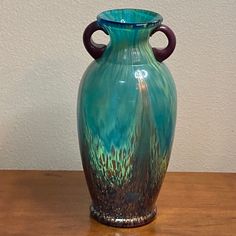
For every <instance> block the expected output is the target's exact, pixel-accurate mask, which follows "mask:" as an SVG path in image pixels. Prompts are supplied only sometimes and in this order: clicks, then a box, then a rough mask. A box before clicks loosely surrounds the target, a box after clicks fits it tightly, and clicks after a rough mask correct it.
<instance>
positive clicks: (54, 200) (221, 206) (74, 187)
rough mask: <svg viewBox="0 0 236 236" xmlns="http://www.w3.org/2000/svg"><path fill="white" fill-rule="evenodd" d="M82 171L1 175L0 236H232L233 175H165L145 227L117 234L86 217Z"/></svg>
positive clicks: (235, 215)
mask: <svg viewBox="0 0 236 236" xmlns="http://www.w3.org/2000/svg"><path fill="white" fill-rule="evenodd" d="M89 203H90V197H89V194H88V190H87V187H86V184H85V179H84V176H83V173H82V172H79V171H78V172H71V171H70V172H69V171H0V236H8V235H17V236H18V235H23V236H24V235H25V236H28V235H34V236H39V235H40V236H47V235H53V236H54V235H55V236H56V235H57V236H62V235H66V236H77V235H80V236H85V235H86V236H94V235H96V236H100V235H101V236H147V235H181V236H184V235H214V236H217V235H220V236H221V235H236V174H219V173H168V174H167V176H166V178H165V181H164V185H163V188H162V190H161V193H160V196H159V199H158V202H157V204H158V209H159V214H158V217H157V218H156V220H155V221H154V222H152V223H151V224H149V225H146V226H143V227H139V228H134V229H119V228H113V227H108V226H105V225H102V224H100V223H97V222H96V221H95V220H93V219H91V218H90V217H89V211H88V207H89Z"/></svg>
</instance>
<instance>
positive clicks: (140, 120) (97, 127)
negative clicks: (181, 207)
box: [78, 9, 176, 227]
mask: <svg viewBox="0 0 236 236" xmlns="http://www.w3.org/2000/svg"><path fill="white" fill-rule="evenodd" d="M97 30H102V31H104V32H105V33H106V34H108V35H109V36H110V42H109V44H108V45H107V46H105V45H101V44H96V43H94V42H93V40H92V39H91V36H92V34H93V33H94V32H95V31H97ZM157 31H161V32H163V33H164V34H165V35H166V36H167V39H168V45H167V47H166V48H164V49H157V48H152V47H151V46H150V44H149V38H150V36H151V35H152V34H154V33H155V32H157ZM83 40H84V45H85V48H86V49H87V51H88V52H89V53H90V55H91V56H92V57H93V58H94V59H95V60H94V61H93V62H92V63H91V64H90V65H89V67H88V68H87V70H86V71H85V73H84V75H83V78H82V81H81V83H80V89H79V95H78V134H79V143H80V151H81V156H82V163H83V168H84V173H85V176H86V180H87V184H88V188H89V192H90V195H91V198H92V205H91V207H90V213H91V216H92V217H94V218H95V219H97V220H98V221H99V222H101V223H104V224H108V225H112V226H117V227H135V226H140V225H144V224H147V223H149V222H150V221H152V220H153V219H154V218H155V215H156V199H157V196H158V193H159V191H160V188H161V185H162V182H163V179H164V176H165V173H166V170H167V166H168V162H169V158H170V154H171V148H172V143H173V137H174V130H175V122H176V89H175V84H174V81H173V79H172V76H171V74H170V72H169V70H168V68H167V67H166V65H165V64H164V63H163V62H162V61H163V60H165V59H166V58H167V57H169V56H170V55H171V53H172V52H173V51H174V48H175V43H176V40H175V35H174V33H173V32H172V30H171V29H170V28H169V27H167V26H165V25H162V17H161V16H160V15H159V14H158V13H155V12H151V11H147V10H140V9H116V10H109V11H105V12H102V13H101V14H99V15H98V16H97V21H95V22H93V23H91V24H90V25H89V26H88V27H87V28H86V29H85V32H84V37H83Z"/></svg>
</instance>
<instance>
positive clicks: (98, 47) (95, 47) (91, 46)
mask: <svg viewBox="0 0 236 236" xmlns="http://www.w3.org/2000/svg"><path fill="white" fill-rule="evenodd" d="M98 30H102V31H103V32H104V33H105V34H108V33H107V32H106V31H105V30H104V29H103V28H102V27H101V26H99V25H98V22H97V21H94V22H92V23H91V24H89V25H88V26H87V27H86V29H85V30H84V35H83V42H84V46H85V48H86V50H87V51H88V53H89V54H90V55H91V56H92V57H93V58H94V59H95V60H96V59H98V58H99V57H101V56H102V54H103V52H104V51H105V49H106V47H107V46H106V45H104V44H97V43H95V42H94V41H93V40H92V38H91V37H92V34H93V33H94V32H96V31H98Z"/></svg>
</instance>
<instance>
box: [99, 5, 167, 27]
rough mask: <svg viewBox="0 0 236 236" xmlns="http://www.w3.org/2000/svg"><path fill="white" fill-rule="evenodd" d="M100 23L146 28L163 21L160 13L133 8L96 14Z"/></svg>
mask: <svg viewBox="0 0 236 236" xmlns="http://www.w3.org/2000/svg"><path fill="white" fill-rule="evenodd" d="M97 20H98V23H99V24H101V25H111V26H118V27H124V28H146V27H152V26H158V25H160V24H161V22H162V21H163V18H162V16H161V15H160V14H158V13H156V12H153V11H149V10H144V9H134V8H124V9H112V10H107V11H104V12H101V13H100V14H99V15H98V16H97Z"/></svg>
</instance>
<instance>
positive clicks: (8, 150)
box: [0, 0, 236, 172]
mask: <svg viewBox="0 0 236 236" xmlns="http://www.w3.org/2000/svg"><path fill="white" fill-rule="evenodd" d="M0 7H1V8H0V33H1V35H0V92H1V94H0V95H1V99H0V168H1V169H68V170H69V169H81V168H82V167H81V160H80V155H79V149H78V143H77V133H76V99H77V89H78V86H79V81H80V78H81V77H82V74H83V72H84V70H85V69H86V67H87V65H88V64H89V63H90V61H91V60H92V58H91V57H90V56H89V55H88V53H87V52H86V51H85V49H84V47H83V44H82V34H83V30H84V28H85V27H86V26H87V24H89V23H90V22H92V21H93V20H95V17H96V15H97V14H98V13H99V12H101V11H103V10H106V9H111V8H121V7H134V8H146V9H150V10H153V11H157V12H159V13H161V14H162V15H163V17H164V23H165V24H167V25H169V26H170V27H171V28H172V29H173V30H174V31H175V33H176V36H177V48H176V51H175V52H174V54H173V55H172V56H171V57H170V58H169V59H168V60H167V61H166V63H167V64H168V66H169V68H170V70H171V72H172V74H173V76H174V78H175V81H176V85H177V89H178V122H177V129H176V137H175V143H174V149H173V153H172V158H171V163H170V166H169V170H171V171H227V172H232V171H236V134H235V132H236V108H235V101H236V78H235V77H236V76H235V74H236V65H235V62H236V43H235V42H236V41H235V40H236V14H235V12H236V1H235V0H221V1H215V0H209V1H205V0H198V1H195V0H182V1H175V0H162V1H157V0H146V1H139V0H130V1H124V0H120V1H99V0H96V1H94V0H77V1H72V0H71V1H57V0H51V1H46V0H44V1H43V0H41V1H39V0H31V1H26V0H21V1H17V0H5V1H4V0H1V1H0ZM159 37H160V38H161V39H162V40H159V42H160V41H163V37H162V35H159V36H157V35H155V36H154V37H153V39H152V40H151V42H152V44H153V46H158V45H160V44H158V38H159ZM96 38H97V39H99V42H102V41H104V40H105V39H104V38H105V37H104V36H103V35H102V33H101V34H99V35H98V36H96Z"/></svg>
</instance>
